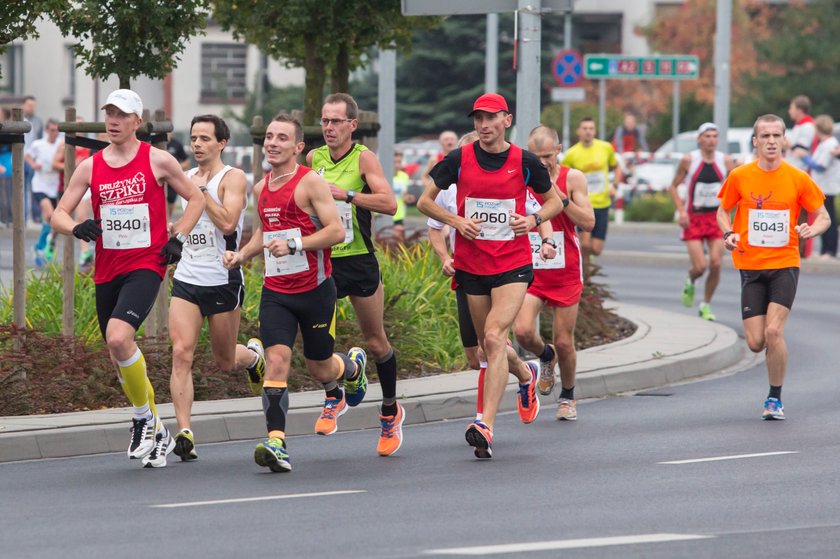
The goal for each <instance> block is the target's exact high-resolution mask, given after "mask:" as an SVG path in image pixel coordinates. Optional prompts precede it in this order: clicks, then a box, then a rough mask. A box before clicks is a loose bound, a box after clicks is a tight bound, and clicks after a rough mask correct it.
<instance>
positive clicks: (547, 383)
mask: <svg viewBox="0 0 840 559" xmlns="http://www.w3.org/2000/svg"><path fill="white" fill-rule="evenodd" d="M546 345H547V346H548V347H550V348H551V350H552V351H553V352H554V357H553V358H552V359H551V361H542V360H540V384H539V389H540V394H542V395H543V396H548V395H549V394H551V392H552V390H554V383H555V379H554V366H555V365H556V364H557V348H556V347H554V345H553V344H546Z"/></svg>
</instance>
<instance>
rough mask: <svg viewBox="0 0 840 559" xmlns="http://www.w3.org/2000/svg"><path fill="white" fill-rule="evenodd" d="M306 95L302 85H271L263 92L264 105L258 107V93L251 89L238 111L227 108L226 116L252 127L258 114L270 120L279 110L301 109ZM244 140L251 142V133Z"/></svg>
mask: <svg viewBox="0 0 840 559" xmlns="http://www.w3.org/2000/svg"><path fill="white" fill-rule="evenodd" d="M304 96H305V91H304V88H303V86H301V85H290V86H287V87H279V88H278V87H272V86H271V85H269V87H268V88H267V89H266V91H264V92H263V94H262V107H260V108H259V109H258V108H257V95H256V93H254V92H253V91H249V92H248V97H247V100H246V102H245V105H244V106H243V107H242V108H241V109H240V110H238V111H236V112H234V111H233V110H231V109H230V108H227V109H226V110H225V114H224V117H225V118H226V119H227V118H230V119H232V120H235V121H237V122H240V123H242V124H243V125H244V126H245V127H247V128H250V126H251V123H252V120H253V118H254V117H255V116H257V115H259V116H261V117H262V119H263V122H270V121H271V119H272V118H274V116H275V115H276V114H277V113H279V112H287V113H291V112H292V111H293V110H295V109H300V108H301V107H303V102H304ZM237 139H238V138H237ZM242 141H243V142H247V144H250V143H251V136H250V134H248V135H247V136H246V137H243V138H242Z"/></svg>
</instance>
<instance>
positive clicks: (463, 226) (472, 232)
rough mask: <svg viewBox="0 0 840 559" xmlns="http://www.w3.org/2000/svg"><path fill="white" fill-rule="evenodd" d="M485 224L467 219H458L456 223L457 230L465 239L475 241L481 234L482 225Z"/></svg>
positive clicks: (478, 220) (477, 220) (481, 221)
mask: <svg viewBox="0 0 840 559" xmlns="http://www.w3.org/2000/svg"><path fill="white" fill-rule="evenodd" d="M482 223H484V221H483V220H481V219H467V218H465V217H458V219H457V220H456V221H455V225H454V227H455V229H457V230H458V233H460V234H461V236H462V237H464V238H465V239H469V240H473V239H475V238H476V237H478V234H479V233H481V224H482Z"/></svg>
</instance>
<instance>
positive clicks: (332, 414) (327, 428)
mask: <svg viewBox="0 0 840 559" xmlns="http://www.w3.org/2000/svg"><path fill="white" fill-rule="evenodd" d="M346 411H347V401H346V400H345V399H344V392H342V393H341V400H339V399H338V398H327V399H326V400H324V409H323V411H321V417H319V418H318V421H316V422H315V432H316V433H317V434H319V435H325V436H326V435H332V434H333V433H335V432H336V431H338V418H339V417H341V416H342V415H344V412H346Z"/></svg>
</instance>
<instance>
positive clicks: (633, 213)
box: [624, 192, 676, 223]
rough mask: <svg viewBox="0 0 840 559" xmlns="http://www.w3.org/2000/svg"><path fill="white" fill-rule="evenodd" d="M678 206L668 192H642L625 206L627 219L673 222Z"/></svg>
mask: <svg viewBox="0 0 840 559" xmlns="http://www.w3.org/2000/svg"><path fill="white" fill-rule="evenodd" d="M675 211H676V207H675V206H674V201H673V200H671V195H670V194H668V192H654V193H653V194H642V195H639V196H637V197H636V198H634V199H633V201H631V202H630V203H629V204H627V206H625V208H624V219H625V220H626V221H654V222H658V223H672V222H673V221H674V212H675Z"/></svg>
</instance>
